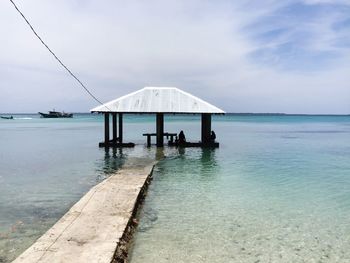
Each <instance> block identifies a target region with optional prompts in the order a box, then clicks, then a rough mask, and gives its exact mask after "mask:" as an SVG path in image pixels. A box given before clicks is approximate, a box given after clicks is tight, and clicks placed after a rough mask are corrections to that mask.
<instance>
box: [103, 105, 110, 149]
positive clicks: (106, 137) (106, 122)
mask: <svg viewBox="0 0 350 263" xmlns="http://www.w3.org/2000/svg"><path fill="white" fill-rule="evenodd" d="M104 114H105V146H108V145H109V113H108V112H106V113H104Z"/></svg>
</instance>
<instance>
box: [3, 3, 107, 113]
mask: <svg viewBox="0 0 350 263" xmlns="http://www.w3.org/2000/svg"><path fill="white" fill-rule="evenodd" d="M9 1H10V2H11V3H12V5H13V6H14V7H15V9H16V10H17V12H18V13H19V14H20V15H21V16H22V17H23V19H24V21H25V22H26V23H27V24H28V26H29V27H30V29H31V30H32V31H33V33H34V35H35V36H36V37H37V38H38V39H39V40H40V42H41V43H42V44H43V45H44V46H45V48H46V49H47V50H48V51H49V52H50V53H51V54H52V55H53V56H54V58H55V59H56V60H57V61H58V63H60V64H61V66H62V67H63V68H64V69H65V70H66V71H67V72H68V73H69V74H70V75H71V76H72V77H73V78H74V79H75V80H76V81H77V82H78V83H79V84H80V85H81V86H82V87H83V89H84V90H85V91H86V92H87V93H88V94H89V95H90V96H91V97H92V98H93V99H94V100H95V101H97V102H98V103H100V104H101V105H103V103H102V102H101V101H100V100H99V99H98V98H96V96H95V95H94V94H92V92H91V91H90V90H89V89H88V88H87V87H86V86H85V85H84V84H83V82H82V81H80V79H79V78H78V77H77V76H75V74H73V72H72V71H71V70H70V69H69V68H68V67H67V66H66V65H65V64H64V63H63V62H62V61H61V60H60V59H59V58H58V57H57V56H56V54H55V53H54V52H53V51H52V50H51V48H49V46H48V45H47V44H46V43H45V42H44V41H43V40H42V38H41V37H40V36H39V35H38V33H37V32H36V31H35V29H34V28H33V26H32V25H31V23H30V22H29V21H28V19H27V18H26V17H25V16H24V14H23V13H22V12H21V10H19V8H18V7H17V5H16V4H15V3H14V2H13V0H9ZM104 106H105V105H104ZM105 107H106V108H107V109H108V110H110V109H109V108H108V107H107V106H105Z"/></svg>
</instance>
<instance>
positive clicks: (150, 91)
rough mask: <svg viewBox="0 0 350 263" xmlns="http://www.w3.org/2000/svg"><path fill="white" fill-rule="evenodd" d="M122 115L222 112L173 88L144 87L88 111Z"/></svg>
mask: <svg viewBox="0 0 350 263" xmlns="http://www.w3.org/2000/svg"><path fill="white" fill-rule="evenodd" d="M90 111H91V112H123V113H157V112H164V113H213V114H223V113H225V112H224V111H223V110H221V109H219V108H217V107H215V106H214V105H211V104H210V103H208V102H206V101H204V100H201V99H200V98H197V97H195V96H193V95H191V94H189V93H187V92H184V91H182V90H180V89H178V88H173V87H145V88H143V89H140V90H138V91H135V92H133V93H130V94H128V95H125V96H123V97H120V98H118V99H115V100H112V101H109V102H107V103H105V104H103V105H101V106H98V107H95V108H93V109H91V110H90Z"/></svg>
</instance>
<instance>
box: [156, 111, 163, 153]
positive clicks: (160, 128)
mask: <svg viewBox="0 0 350 263" xmlns="http://www.w3.org/2000/svg"><path fill="white" fill-rule="evenodd" d="M163 133H164V113H157V147H163V144H164V138H163Z"/></svg>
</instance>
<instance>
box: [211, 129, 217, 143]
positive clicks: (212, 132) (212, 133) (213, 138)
mask: <svg viewBox="0 0 350 263" xmlns="http://www.w3.org/2000/svg"><path fill="white" fill-rule="evenodd" d="M215 139H216V134H215V132H214V131H211V134H210V141H211V142H215Z"/></svg>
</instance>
